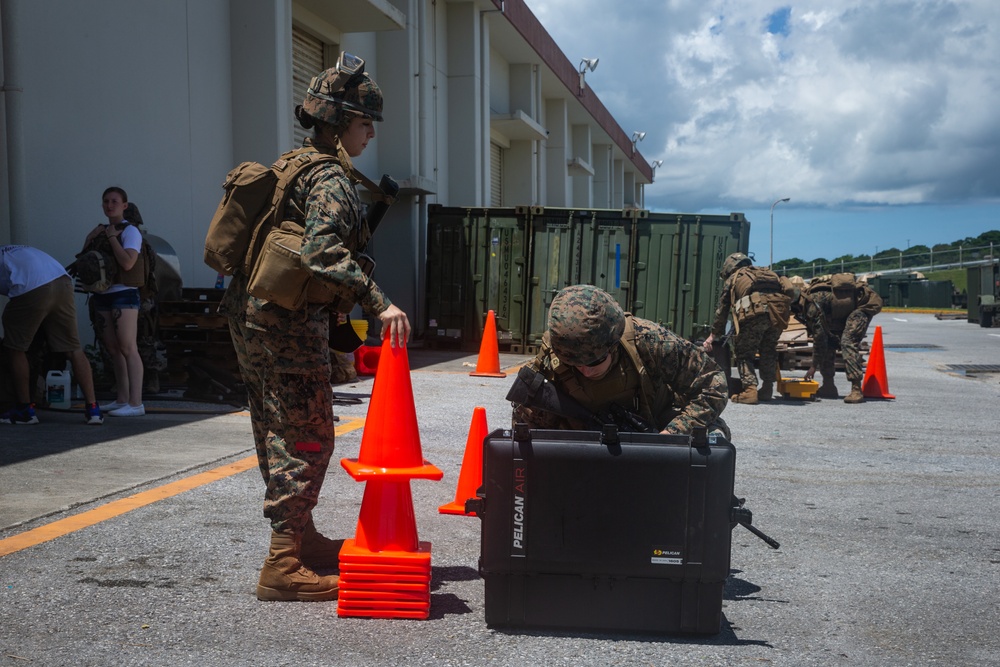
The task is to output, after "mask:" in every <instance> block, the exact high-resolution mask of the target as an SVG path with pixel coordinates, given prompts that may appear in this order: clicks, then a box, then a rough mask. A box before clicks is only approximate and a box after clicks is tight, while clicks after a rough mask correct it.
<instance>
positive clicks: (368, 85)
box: [302, 52, 382, 125]
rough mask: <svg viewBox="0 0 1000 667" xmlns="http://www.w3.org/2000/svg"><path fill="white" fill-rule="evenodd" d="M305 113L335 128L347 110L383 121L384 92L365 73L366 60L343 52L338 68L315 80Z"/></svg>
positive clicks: (305, 100) (303, 107)
mask: <svg viewBox="0 0 1000 667" xmlns="http://www.w3.org/2000/svg"><path fill="white" fill-rule="evenodd" d="M302 110H303V111H304V112H305V113H307V114H308V115H310V116H312V117H313V118H315V119H317V120H321V121H323V122H325V123H330V124H334V125H335V124H337V123H339V122H340V121H341V119H342V118H343V114H344V112H345V111H347V112H352V113H355V114H359V115H362V116H365V117H367V118H371V119H372V120H377V121H381V120H382V91H381V90H380V89H379V87H378V84H376V83H375V80H374V79H372V78H371V77H370V76H369V75H368V74H367V73H366V72H365V61H364V60H363V59H362V58H359V57H357V56H354V55H351V54H350V53H347V52H343V53H341V54H340V57H339V58H337V64H336V65H334V66H333V67H331V68H330V69H328V70H325V71H323V72H320V73H319V74H317V75H316V76H314V77H313V79H312V81H311V82H310V83H309V88H308V89H307V90H306V96H305V99H304V100H303V101H302Z"/></svg>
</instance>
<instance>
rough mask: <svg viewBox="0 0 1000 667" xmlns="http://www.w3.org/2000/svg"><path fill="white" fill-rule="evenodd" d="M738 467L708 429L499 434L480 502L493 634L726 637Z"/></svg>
mask: <svg viewBox="0 0 1000 667" xmlns="http://www.w3.org/2000/svg"><path fill="white" fill-rule="evenodd" d="M735 469H736V451H735V449H734V447H733V445H732V444H731V443H729V442H728V441H726V440H725V439H724V438H722V437H716V436H705V435H704V434H703V433H702V434H699V435H698V436H695V437H693V438H692V437H690V436H677V435H660V434H649V433H618V432H616V431H615V430H614V429H611V431H610V433H609V432H598V431H546V430H531V429H528V428H527V427H526V425H518V426H517V427H516V428H515V429H514V430H510V429H500V430H496V431H493V432H492V433H490V434H489V435H488V436H487V437H486V439H485V440H484V441H483V486H482V487H481V488H480V489H479V491H478V493H477V497H476V498H473V499H470V500H469V501H468V505H467V509H471V510H474V511H475V512H476V513H477V514H478V515H479V517H480V518H481V521H482V535H481V552H480V558H479V572H480V574H481V575H482V577H483V579H484V580H485V585H486V590H485V594H486V623H487V625H488V626H490V627H505V626H507V627H528V628H530V627H537V628H551V629H563V630H583V631H620V632H633V633H697V634H716V633H718V632H719V630H720V628H721V622H722V594H723V588H724V586H725V580H726V578H727V577H728V576H729V564H730V549H731V543H732V532H731V531H732V527H733V526H734V525H735V524H734V523H731V509H732V501H733V498H734V495H733V482H734V475H735Z"/></svg>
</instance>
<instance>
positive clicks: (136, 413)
mask: <svg viewBox="0 0 1000 667" xmlns="http://www.w3.org/2000/svg"><path fill="white" fill-rule="evenodd" d="M108 414H109V415H111V416H112V417H141V416H143V415H144V414H146V406H145V405H128V404H127V403H126V404H125V407H121V408H118V409H117V410H111V411H110V412H108Z"/></svg>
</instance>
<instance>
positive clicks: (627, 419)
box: [507, 366, 660, 433]
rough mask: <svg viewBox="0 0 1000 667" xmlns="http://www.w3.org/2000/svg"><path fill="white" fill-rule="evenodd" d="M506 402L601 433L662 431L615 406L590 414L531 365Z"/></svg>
mask: <svg viewBox="0 0 1000 667" xmlns="http://www.w3.org/2000/svg"><path fill="white" fill-rule="evenodd" d="M507 400H508V401H510V402H512V403H517V404H519V405H526V406H528V407H532V408H538V409H539V410H545V411H546V412H551V413H553V414H557V415H559V416H560V417H566V418H568V419H575V420H577V421H581V422H583V423H584V424H589V425H592V426H594V427H596V428H597V429H600V430H605V427H607V426H615V427H616V428H617V430H619V431H624V432H632V433H657V432H659V430H660V429H658V428H656V427H655V426H653V425H652V424H650V423H649V422H648V421H646V420H645V419H644V418H643V417H642V416H640V415H637V414H635V413H634V412H630V411H629V410H627V409H625V408H623V407H622V406H620V405H617V404H614V403H613V404H612V405H611V407H610V408H609V409H608V410H607V411H606V412H598V413H595V412H591V411H590V410H588V409H587V408H586V407H584V406H583V405H582V404H581V403H580V402H579V401H577V400H576V399H574V398H573V397H571V396H568V395H566V394H564V393H563V392H561V391H559V389H558V387H556V386H555V385H554V384H552V383H551V382H549V381H548V380H546V379H545V376H544V375H542V374H541V373H539V372H538V371H536V370H534V369H533V368H531V367H529V366H522V367H521V370H519V371H518V372H517V377H516V378H515V379H514V384H513V385H511V387H510V391H508V392H507Z"/></svg>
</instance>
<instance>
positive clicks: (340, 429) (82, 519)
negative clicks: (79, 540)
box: [0, 417, 365, 558]
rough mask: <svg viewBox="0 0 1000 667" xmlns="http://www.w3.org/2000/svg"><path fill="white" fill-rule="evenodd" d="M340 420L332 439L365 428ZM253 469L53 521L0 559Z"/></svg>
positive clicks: (1, 546)
mask: <svg viewBox="0 0 1000 667" xmlns="http://www.w3.org/2000/svg"><path fill="white" fill-rule="evenodd" d="M341 419H344V420H346V421H344V422H341V423H340V424H339V425H338V426H337V428H336V429H334V433H335V434H336V435H343V434H345V433H350V432H351V431H356V430H358V429H359V428H362V427H364V425H365V420H364V418H363V417H341ZM256 467H257V456H256V455H254V456H248V457H246V458H245V459H240V460H239V461H234V462H233V463H227V464H226V465H224V466H219V467H218V468H213V469H211V470H207V471H205V472H202V473H198V474H196V475H191V476H190V477H185V478H184V479H179V480H177V481H176V482H170V483H168V484H164V485H163V486H158V487H156V488H155V489H150V490H149V491H142V492H141V493H137V494H135V495H132V496H129V497H128V498H122V499H121V500H113V501H111V502H109V503H105V504H104V505H101V506H100V507H95V508H94V509H92V510H87V511H86V512H81V513H80V514H75V515H73V516H70V517H66V518H65V519H59V520H57V521H53V522H52V523H47V524H45V525H44V526H39V527H38V528H33V529H31V530H28V531H25V532H23V533H20V534H18V535H14V536H12V537H8V538H5V539H2V540H0V558H2V557H3V556H6V555H8V554H12V553H15V552H17V551H21V550H22V549H27V548H28V547H33V546H35V545H38V544H42V543H43V542H48V541H50V540H54V539H56V538H57V537H62V536H63V535H68V534H70V533H73V532H76V531H78V530H81V529H83V528H88V527H90V526H93V525H95V524H98V523H101V522H102V521H107V520H108V519H113V518H114V517H116V516H120V515H122V514H125V513H126V512H131V511H132V510H134V509H138V508H140V507H145V506H146V505H152V504H153V503H155V502H157V501H158V500H165V499H167V498H172V497H173V496H176V495H180V494H182V493H184V492H185V491H190V490H191V489H196V488H198V487H199V486H205V485H206V484H211V483H212V482H217V481H219V480H220V479H225V478H226V477H232V476H233V475H238V474H239V473H241V472H245V471H247V470H250V469H251V468H256Z"/></svg>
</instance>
